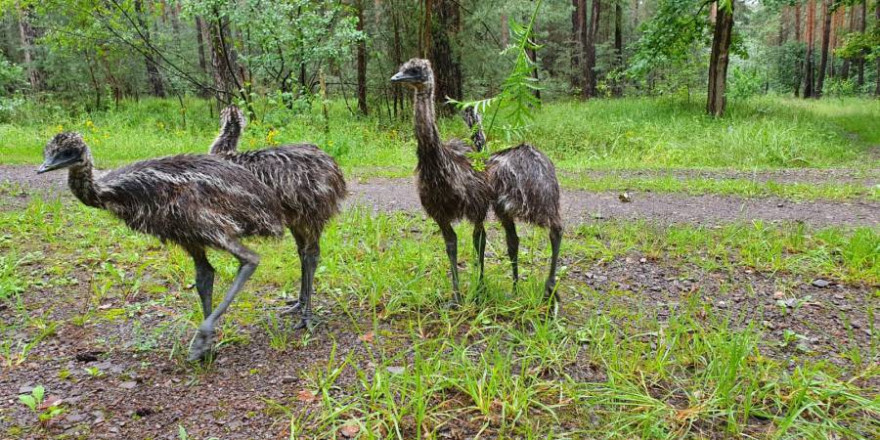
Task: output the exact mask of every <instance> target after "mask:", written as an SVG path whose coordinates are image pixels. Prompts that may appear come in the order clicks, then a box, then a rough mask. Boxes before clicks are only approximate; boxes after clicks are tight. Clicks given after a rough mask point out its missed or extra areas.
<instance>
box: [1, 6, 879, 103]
mask: <svg viewBox="0 0 880 440" xmlns="http://www.w3.org/2000/svg"><path fill="white" fill-rule="evenodd" d="M535 7H536V5H535V3H534V2H525V1H519V2H501V1H483V2H459V1H445V0H437V1H433V0H431V1H427V0H426V1H417V2H413V1H400V2H396V1H374V2H368V1H351V2H343V1H329V2H308V1H283V2H272V1H257V0H253V1H250V0H248V1H231V2H225V1H219V0H218V1H183V0H180V1H150V0H140V1H123V0H118V1H117V0H113V1H106V2H105V1H51V0H50V1H42V2H36V1H22V0H16V1H11V0H7V1H4V3H3V4H2V8H3V13H2V15H0V19H2V21H0V23H2V33H0V89H2V90H4V91H5V98H4V105H3V113H5V114H6V117H7V118H8V117H9V116H8V115H9V113H10V112H14V110H15V107H16V102H17V101H16V98H19V99H21V98H24V97H41V98H43V99H50V100H56V101H57V102H64V103H65V104H66V105H71V104H72V105H75V106H77V108H81V109H83V110H87V111H94V110H104V109H107V108H110V107H112V106H114V105H115V106H118V105H119V103H120V101H122V100H126V99H135V100H136V99H140V98H142V97H157V98H178V99H181V98H182V97H185V96H200V97H203V98H209V97H211V98H214V99H216V100H217V101H218V103H226V104H228V103H232V102H236V103H239V104H241V105H244V106H246V107H247V108H248V111H249V113H250V114H251V115H252V116H254V115H256V114H257V111H258V109H257V108H256V107H255V103H256V102H257V101H268V102H270V103H271V105H269V106H268V107H267V108H265V109H260V111H261V112H269V111H272V109H273V108H275V107H282V106H283V107H286V108H287V109H290V110H296V109H301V108H303V106H304V105H305V104H304V103H308V102H311V101H312V100H313V99H314V98H315V97H316V96H318V95H320V94H321V93H323V94H324V95H323V96H325V97H332V98H341V99H344V100H345V101H346V104H347V105H349V108H350V109H351V110H352V111H354V110H355V109H356V111H357V112H359V113H362V114H369V113H370V112H371V111H372V112H376V113H378V114H390V115H391V117H396V116H397V115H398V113H399V112H400V110H401V108H402V107H404V106H405V105H406V104H405V103H406V100H405V99H403V96H401V91H400V90H399V89H398V88H395V87H391V85H390V84H389V83H388V82H387V81H386V80H387V77H388V73H389V72H393V71H394V70H395V69H396V67H397V66H399V65H400V64H402V63H403V62H404V61H406V59H409V58H411V57H413V56H419V57H422V58H427V59H430V60H431V62H432V64H433V65H434V68H435V69H436V71H437V77H438V81H437V82H438V90H437V93H436V96H437V98H436V99H437V100H438V103H444V102H445V101H446V100H447V98H448V99H453V100H462V99H465V98H468V99H479V98H481V97H486V96H490V95H494V94H495V93H496V92H498V91H499V89H500V88H501V87H502V86H503V80H504V79H505V78H506V77H507V76H508V75H509V73H510V71H511V69H512V65H513V63H514V61H515V56H516V54H515V53H514V51H512V50H506V49H507V48H508V47H509V46H511V44H516V42H517V41H516V40H517V38H518V36H517V32H521V31H522V29H521V28H522V27H523V26H525V25H527V24H528V21H529V17H530V15H531V13H532V12H533V10H534V9H535ZM878 21H880V6H877V5H875V4H869V2H868V1H867V0H861V1H854V0H846V1H832V0H826V1H806V2H801V1H782V0H766V1H760V2H745V3H741V4H739V3H737V2H732V1H721V2H708V1H694V0H670V1H665V0H662V1H650V0H636V1H631V2H627V1H610V0H607V1H605V2H602V1H601V0H600V1H595V2H586V1H580V0H573V1H572V2H571V4H567V3H563V2H559V1H546V2H539V4H538V10H537V16H536V20H535V22H534V26H533V27H532V28H531V29H530V34H529V36H528V39H529V42H530V46H529V47H528V49H527V50H528V56H529V58H530V59H529V63H530V66H531V68H532V75H533V77H534V79H535V81H536V84H540V86H539V87H536V90H535V95H536V97H537V98H539V99H541V98H543V99H561V98H575V97H579V98H582V99H590V98H609V97H621V96H668V95H686V96H688V97H690V96H692V95H696V96H702V95H703V94H706V95H708V98H707V111H708V112H709V113H712V114H716V115H720V114H722V113H723V110H724V101H725V97H727V98H728V99H744V98H748V97H750V96H753V95H760V94H777V95H792V94H793V95H794V96H800V97H803V98H819V97H821V96H823V95H829V96H835V97H841V96H872V95H873V96H880V75H878V69H880V56H878V53H877V51H878V47H880V43H878V38H880V37H878V34H877V32H880V31H878V28H880V27H878V24H877V23H878ZM502 52H504V53H502ZM728 64H729V66H728Z"/></svg>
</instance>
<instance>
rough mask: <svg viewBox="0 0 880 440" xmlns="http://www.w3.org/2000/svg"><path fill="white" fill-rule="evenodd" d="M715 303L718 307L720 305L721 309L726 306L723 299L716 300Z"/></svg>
mask: <svg viewBox="0 0 880 440" xmlns="http://www.w3.org/2000/svg"><path fill="white" fill-rule="evenodd" d="M717 305H718V307H721V308H722V309H723V308H726V307H727V303H726V302H724V301H718V303H717Z"/></svg>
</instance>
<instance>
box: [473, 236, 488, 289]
mask: <svg viewBox="0 0 880 440" xmlns="http://www.w3.org/2000/svg"><path fill="white" fill-rule="evenodd" d="M474 250H475V251H476V252H477V264H479V265H480V286H482V285H483V262H484V260H485V257H486V228H485V227H484V226H483V223H477V224H475V225H474Z"/></svg>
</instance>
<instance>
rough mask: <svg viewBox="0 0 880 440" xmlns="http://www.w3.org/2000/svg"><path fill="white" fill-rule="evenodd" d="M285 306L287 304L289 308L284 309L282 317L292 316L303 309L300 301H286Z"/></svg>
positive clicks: (282, 309)
mask: <svg viewBox="0 0 880 440" xmlns="http://www.w3.org/2000/svg"><path fill="white" fill-rule="evenodd" d="M285 304H287V307H282V308H281V311H280V313H281V315H282V316H286V315H292V314H294V313H296V312H298V311H300V310H302V307H303V305H302V303H301V302H300V301H299V300H298V299H288V300H287V301H285Z"/></svg>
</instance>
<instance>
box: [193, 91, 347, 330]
mask: <svg viewBox="0 0 880 440" xmlns="http://www.w3.org/2000/svg"><path fill="white" fill-rule="evenodd" d="M246 125H247V120H246V119H245V117H244V114H243V113H242V112H241V110H240V109H238V108H237V107H235V106H229V107H227V108H225V109H223V111H222V112H221V115H220V126H221V128H220V133H219V135H218V136H217V138H216V139H215V141H214V143H213V144H212V145H211V147H210V153H211V154H212V155H216V156H218V157H221V158H223V159H225V160H227V161H229V162H231V163H235V164H237V165H241V166H243V167H244V168H247V169H248V170H249V171H250V172H251V173H253V175H254V176H256V177H257V179H259V180H260V181H261V182H263V183H264V184H265V185H266V186H268V187H269V188H271V189H272V195H271V197H274V198H276V199H277V200H278V201H279V203H280V205H281V213H280V217H279V220H280V221H281V222H282V223H283V224H285V225H286V226H287V227H288V228H289V229H290V232H291V233H292V234H293V237H294V240H295V241H296V246H297V251H298V253H299V258H300V267H301V273H302V279H301V281H300V294H299V299H298V300H297V301H296V302H295V303H293V304H292V306H291V308H290V311H297V310H298V311H299V312H300V315H301V320H300V322H299V323H298V324H297V325H296V326H295V328H297V329H299V328H307V329H311V328H312V326H313V312H312V302H311V298H312V296H313V294H314V292H315V287H314V279H315V271H316V269H317V267H318V260H319V259H320V257H321V235H322V234H323V231H324V227H325V226H326V225H327V223H328V222H329V221H330V219H331V218H333V216H335V215H336V214H337V213H339V210H340V203H341V202H342V200H343V199H344V198H345V196H346V185H345V178H344V177H343V175H342V171H341V170H340V169H339V165H337V164H336V161H334V160H333V158H332V157H330V155H328V154H327V153H325V152H323V151H321V149H320V148H318V147H317V146H316V145H313V144H292V145H283V146H279V147H272V148H264V149H261V150H254V151H245V152H238V151H237V149H238V142H239V140H240V137H241V133H242V131H243V130H244V128H245V127H246Z"/></svg>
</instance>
